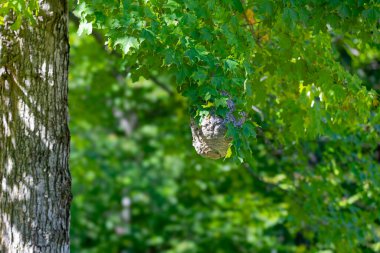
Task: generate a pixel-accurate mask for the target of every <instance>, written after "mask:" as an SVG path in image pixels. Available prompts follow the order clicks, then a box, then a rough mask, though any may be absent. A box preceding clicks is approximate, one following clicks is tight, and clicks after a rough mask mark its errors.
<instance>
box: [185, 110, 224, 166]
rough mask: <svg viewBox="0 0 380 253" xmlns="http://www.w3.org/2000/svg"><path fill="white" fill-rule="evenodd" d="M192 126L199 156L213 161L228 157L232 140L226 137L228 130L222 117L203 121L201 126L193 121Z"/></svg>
mask: <svg viewBox="0 0 380 253" xmlns="http://www.w3.org/2000/svg"><path fill="white" fill-rule="evenodd" d="M190 126H191V133H192V135H193V146H194V148H195V151H197V153H198V154H199V155H201V156H203V157H206V158H211V159H219V158H222V157H225V156H226V154H227V150H228V147H229V145H230V143H231V139H229V138H226V136H225V135H226V132H227V128H226V125H225V123H224V120H223V119H222V118H221V117H218V116H209V117H206V118H204V119H202V120H201V122H200V125H198V124H197V123H196V122H195V121H194V119H191V125H190Z"/></svg>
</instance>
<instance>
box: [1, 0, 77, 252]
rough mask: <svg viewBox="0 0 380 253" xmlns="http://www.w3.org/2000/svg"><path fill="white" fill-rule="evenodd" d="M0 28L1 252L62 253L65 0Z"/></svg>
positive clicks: (65, 234) (47, 0) (65, 235)
mask: <svg viewBox="0 0 380 253" xmlns="http://www.w3.org/2000/svg"><path fill="white" fill-rule="evenodd" d="M14 19H15V17H14V15H13V16H12V14H10V15H9V16H8V17H7V18H6V20H5V25H4V26H0V58H1V59H0V184H1V187H0V252H1V253H8V252H10V253H13V252H17V253H23V252H69V220H70V202H71V189H70V188H71V178H70V172H69V169H68V156H69V139H70V137H69V130H68V126H67V115H68V112H67V80H68V56H69V55H68V53H69V46H68V37H67V3H66V0H41V1H40V11H39V13H38V17H37V24H36V25H32V24H30V23H28V22H27V21H26V20H24V21H23V24H22V26H21V28H20V29H18V30H17V31H14V30H12V29H10V26H11V25H12V23H13V22H14Z"/></svg>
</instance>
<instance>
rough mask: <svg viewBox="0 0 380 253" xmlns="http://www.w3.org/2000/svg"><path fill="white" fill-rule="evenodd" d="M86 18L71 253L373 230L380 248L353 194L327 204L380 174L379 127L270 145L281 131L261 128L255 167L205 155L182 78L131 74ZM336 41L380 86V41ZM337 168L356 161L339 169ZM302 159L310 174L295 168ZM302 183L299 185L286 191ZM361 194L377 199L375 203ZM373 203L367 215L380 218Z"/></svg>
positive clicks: (73, 37) (190, 249)
mask: <svg viewBox="0 0 380 253" xmlns="http://www.w3.org/2000/svg"><path fill="white" fill-rule="evenodd" d="M77 25H78V24H77V23H76V22H75V19H72V22H71V23H70V43H71V51H70V53H71V59H70V77H69V78H70V79H69V85H70V101H69V103H70V129H71V137H72V148H71V149H72V150H71V152H72V153H71V172H72V177H73V195H74V200H73V204H72V216H71V217H72V218H71V219H72V225H71V240H72V252H74V253H76V252H81V253H98V252H99V253H103V252H110V253H113V252H115V253H116V252H120V253H156V252H165V253H195V252H200V253H224V252H270V253H277V252H298V253H300V252H310V249H311V248H318V245H319V243H322V242H323V243H324V244H323V245H328V241H329V240H334V237H339V236H341V235H342V234H345V235H346V236H347V238H346V239H347V240H335V243H337V244H338V246H336V247H341V248H342V249H343V248H345V247H348V249H349V247H350V245H349V244H347V241H350V238H358V236H359V237H360V238H362V237H363V241H364V242H367V241H368V236H369V235H372V236H373V238H377V239H372V237H371V238H370V239H369V241H368V243H363V245H362V246H360V247H362V249H363V252H380V251H378V250H380V245H379V243H378V242H379V241H378V236H379V235H380V233H379V228H378V226H374V227H373V229H372V228H371V229H370V230H368V229H367V228H366V226H362V225H363V224H361V222H365V220H364V221H361V220H360V219H356V220H355V219H354V218H355V217H357V218H358V217H361V216H360V215H361V212H358V213H357V215H354V216H352V215H351V216H345V215H344V212H345V211H344V210H343V208H345V207H346V206H347V203H346V204H345V203H343V204H341V205H340V206H339V205H337V207H336V208H341V209H342V210H343V211H342V213H340V211H338V212H333V211H331V212H330V211H329V212H327V211H326V210H330V209H329V208H333V209H334V208H335V207H331V206H330V204H329V203H330V202H331V203H334V201H333V200H334V197H335V196H337V195H339V200H337V201H342V196H351V194H350V192H357V186H355V183H353V182H355V180H359V179H360V178H366V179H367V180H373V182H377V183H378V182H379V179H380V175H379V172H378V168H379V167H378V162H377V159H380V156H379V154H378V153H376V152H377V151H376V146H374V145H377V144H376V143H375V142H374V141H373V140H375V139H376V138H377V137H378V133H377V132H371V133H370V134H368V133H358V134H357V135H353V136H346V137H344V138H341V137H337V136H335V137H334V136H333V137H332V138H331V139H330V141H328V142H327V141H326V140H324V139H323V138H322V139H320V140H316V141H312V142H307V143H303V144H302V145H301V148H300V147H298V148H296V147H289V148H287V149H281V148H278V147H277V146H276V145H274V143H271V142H268V139H269V140H271V139H275V132H271V131H269V130H268V131H265V125H263V126H262V127H263V130H264V132H265V138H262V139H260V138H261V137H260V136H259V137H258V140H257V141H255V142H254V143H255V145H254V152H255V153H254V154H255V158H254V161H253V163H254V164H255V167H254V168H250V167H246V166H242V165H239V164H238V163H236V162H232V161H230V160H228V159H226V160H218V161H212V160H207V159H204V158H201V157H200V156H198V155H197V154H196V152H195V151H194V149H193V147H192V143H191V132H190V127H189V114H188V107H187V101H186V100H185V99H184V98H183V97H182V96H181V95H179V93H178V92H177V91H176V90H175V87H172V86H170V85H168V84H167V82H166V80H165V77H161V76H157V77H154V78H152V80H144V79H140V80H139V81H137V82H134V83H133V82H132V81H131V80H130V79H128V72H127V71H126V70H124V65H123V59H122V58H121V57H119V55H117V53H110V52H109V51H108V50H107V49H105V48H104V47H103V45H104V42H103V41H102V40H103V38H102V34H99V33H96V32H94V33H93V34H92V35H90V36H84V35H83V36H78V35H77V29H78V26H77ZM332 43H333V44H334V49H335V52H336V57H337V60H338V61H341V63H342V65H343V66H345V67H346V69H347V71H351V72H354V73H356V74H358V75H359V76H360V77H361V78H362V79H363V81H364V84H365V85H366V86H367V87H369V88H375V89H378V88H379V85H380V81H379V78H380V72H379V51H378V49H368V51H366V52H365V53H361V52H358V51H355V49H354V46H351V45H353V44H350V43H351V42H350V41H347V40H346V41H344V40H342V39H341V38H338V37H337V38H334V39H333V42H332ZM334 138H335V139H334ZM363 143H364V144H363ZM368 143H370V145H369V146H368V145H367V144H368ZM366 145H367V146H366ZM363 147H366V148H367V149H365V148H363ZM342 157H344V159H343V158H342ZM350 157H352V159H354V160H355V164H351V165H352V166H351V165H349V162H347V161H350ZM347 163H348V164H347ZM342 164H343V165H342ZM344 164H345V165H344ZM334 166H335V170H334ZM339 166H343V167H342V168H348V169H347V170H345V169H343V170H342V171H343V172H340V173H343V175H342V174H340V175H339V176H338V174H339V170H337V169H336V168H337V167H339ZM344 166H346V167H344ZM350 166H351V167H350ZM295 168H297V169H298V171H301V172H298V174H297V175H293V174H292V175H293V176H292V177H289V175H290V174H291V173H292V171H294V170H295ZM310 173H316V174H318V175H320V177H322V178H323V177H326V178H327V177H329V176H330V175H334V173H338V174H337V175H336V177H335V178H334V179H332V180H336V181H335V184H334V181H328V182H325V181H321V180H318V178H313V177H310V180H309V181H308V182H305V181H302V180H299V181H297V180H298V179H299V178H302V177H306V176H310ZM369 174H370V175H369ZM331 182H333V183H331ZM310 184H313V187H314V189H315V187H317V189H322V190H323V192H324V195H323V196H322V194H321V192H315V191H314V190H313V191H311V189H312V187H310ZM334 185H335V186H334ZM369 185H371V184H369ZM374 185H376V184H374ZM292 187H296V188H297V191H287V190H288V189H289V188H292ZM360 187H361V185H360ZM369 187H370V186H369ZM371 189H372V188H371ZM371 189H370V190H371ZM374 189H378V187H377V188H373V189H372V190H373V192H374V194H376V191H375V190H374ZM367 190H368V189H367ZM326 195H328V196H327V199H328V201H327V202H326ZM330 195H331V196H332V197H331V198H329V196H330ZM305 196H307V197H306V198H305ZM356 197H357V198H361V197H360V196H356ZM337 198H338V197H337ZM348 201H353V203H354V202H355V200H352V199H351V200H350V199H348ZM362 201H363V202H364V204H365V206H370V204H371V203H372V202H371V201H373V200H371V199H370V198H367V199H365V198H364V199H362ZM315 203H317V205H316V204H315ZM337 203H338V204H339V203H340V202H337ZM374 205H375V207H376V205H377V203H374ZM316 206H319V207H320V209H318V208H317V209H316V208H315V207H316ZM358 208H359V209H360V206H359V207H358ZM333 209H331V210H333ZM334 210H335V209H334ZM375 210H376V209H374V211H373V212H372V211H370V212H368V213H364V214H365V215H370V214H371V213H373V214H374V215H376V214H375V213H377V211H375ZM348 212H352V210H348ZM325 213H328V215H329V216H324V214H325ZM321 214H323V215H321ZM341 215H342V216H341ZM338 216H339V217H340V218H337V217H338ZM316 217H321V218H323V219H324V221H326V222H329V226H328V227H326V226H325V227H323V222H322V221H321V220H320V219H317V218H316ZM352 217H354V218H352ZM351 219H353V220H351ZM342 220H343V221H344V222H342ZM339 244H342V245H340V246H339ZM320 248H323V247H320ZM313 252H314V251H313ZM318 252H333V251H329V250H324V251H323V250H321V251H318ZM346 252H351V251H349V250H348V251H346Z"/></svg>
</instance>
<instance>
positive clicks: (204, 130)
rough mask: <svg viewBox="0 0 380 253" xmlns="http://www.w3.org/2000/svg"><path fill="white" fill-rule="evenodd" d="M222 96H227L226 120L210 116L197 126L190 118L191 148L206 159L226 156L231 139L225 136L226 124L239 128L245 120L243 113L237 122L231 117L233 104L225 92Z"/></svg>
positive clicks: (233, 109)
mask: <svg viewBox="0 0 380 253" xmlns="http://www.w3.org/2000/svg"><path fill="white" fill-rule="evenodd" d="M222 95H224V96H228V100H227V107H228V113H227V115H226V118H225V119H223V118H222V117H220V116H217V115H214V114H210V115H209V116H207V117H204V118H202V119H201V121H200V124H199V125H198V124H197V123H196V122H195V120H194V119H193V118H191V124H190V127H191V133H192V136H193V146H194V148H195V151H196V152H197V153H198V154H199V155H201V156H203V157H206V158H211V159H219V158H223V157H225V156H226V154H227V151H228V148H229V146H230V144H231V141H232V139H231V138H228V137H227V136H226V133H227V126H226V124H227V123H233V125H234V126H235V127H241V126H242V125H243V124H244V122H245V118H246V114H245V113H244V112H242V113H240V116H241V117H240V118H239V119H238V120H237V119H236V118H235V116H234V115H233V112H234V111H235V104H234V102H233V101H232V99H231V97H230V96H229V95H228V93H226V92H222Z"/></svg>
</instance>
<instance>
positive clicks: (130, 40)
mask: <svg viewBox="0 0 380 253" xmlns="http://www.w3.org/2000/svg"><path fill="white" fill-rule="evenodd" d="M117 45H120V47H121V50H122V51H123V53H124V55H127V54H128V53H129V51H130V49H131V48H135V49H138V48H139V46H140V44H139V41H138V40H137V39H136V38H134V37H128V36H126V37H122V38H118V39H117V40H116V41H115V46H117Z"/></svg>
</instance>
